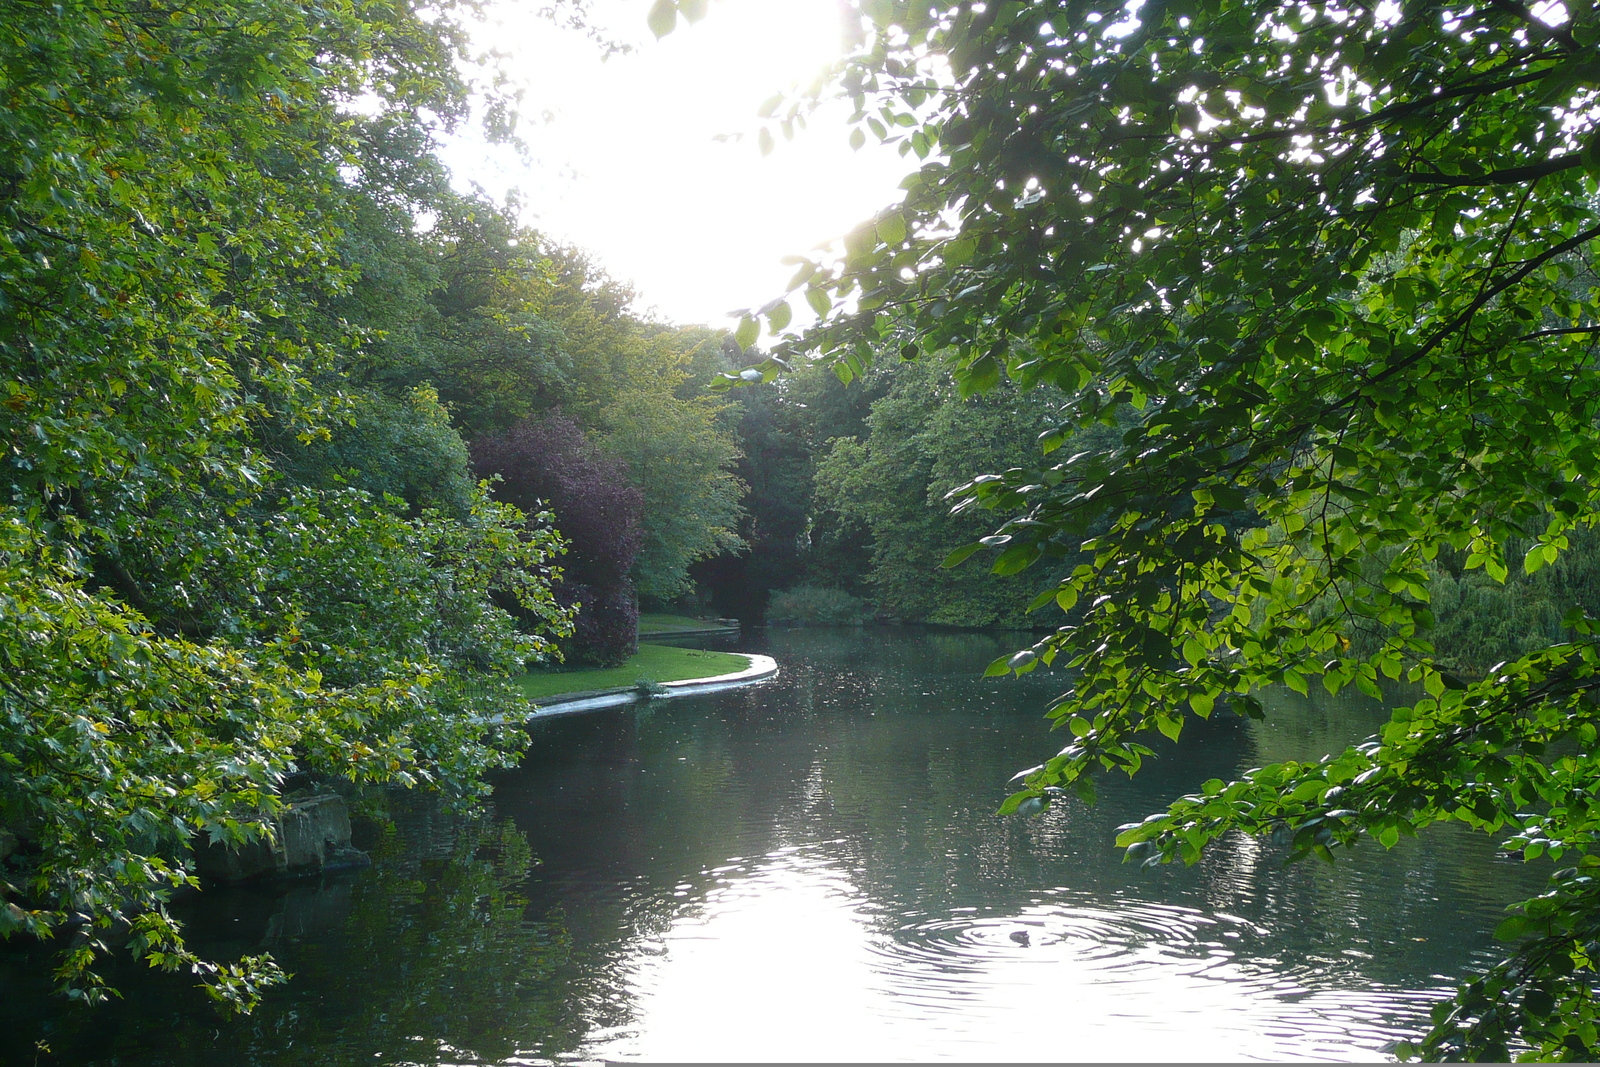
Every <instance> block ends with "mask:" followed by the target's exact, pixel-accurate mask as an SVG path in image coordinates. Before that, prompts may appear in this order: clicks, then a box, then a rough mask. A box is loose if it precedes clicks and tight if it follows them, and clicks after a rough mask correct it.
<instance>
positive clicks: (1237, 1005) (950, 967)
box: [872, 890, 1445, 1060]
mask: <svg viewBox="0 0 1600 1067" xmlns="http://www.w3.org/2000/svg"><path fill="white" fill-rule="evenodd" d="M1021 934H1026V935H1027V936H1026V940H1025V943H1024V942H1023V939H1022V938H1021V937H1019V936H1016V935H1021ZM1268 936H1270V935H1269V932H1268V931H1266V930H1264V929H1262V928H1261V927H1259V926H1257V925H1255V924H1253V923H1251V922H1249V921H1248V920H1245V919H1242V918H1238V917H1236V916H1231V915H1226V914H1219V913H1207V912H1203V911H1199V910H1196V909H1193V908H1187V907H1182V906H1175V905H1167V904H1156V903H1149V902H1142V901H1119V902H1117V903H1116V906H1114V907H1106V906H1094V905H1090V904H1088V903H1085V902H1083V901H1081V900H1076V899H1073V894H1071V893H1070V891H1066V890H1061V891H1058V898H1057V899H1048V898H1047V899H1041V900H1037V901H1035V902H1034V903H1032V904H1030V905H1028V906H1026V907H1024V908H1022V909H1020V910H1014V911H1010V912H1008V913H1001V912H998V911H989V912H986V913H974V912H973V910H972V909H956V910H952V911H951V912H950V913H947V914H944V915H934V916H920V917H919V916H907V917H906V921H904V922H903V923H902V924H901V925H900V926H899V927H898V928H896V929H894V930H892V931H891V932H890V933H889V934H888V936H883V937H880V938H879V939H877V940H876V941H875V942H874V944H873V945H872V951H873V954H874V956H875V958H876V963H877V969H878V970H879V973H880V974H881V976H882V979H883V981H884V984H885V987H886V992H888V993H889V994H891V999H892V1000H893V1001H894V1003H895V1014H896V1015H898V1016H900V1017H902V1018H903V1019H905V1020H906V1021H912V1020H916V1021H918V1022H919V1023H920V1024H921V1025H923V1026H926V1027H929V1028H930V1029H931V1030H932V1031H934V1032H937V1033H938V1034H939V1035H940V1040H941V1041H947V1042H953V1043H956V1044H964V1043H966V1042H968V1041H969V1040H970V1041H974V1042H979V1043H982V1044H985V1045H989V1044H992V1041H993V1037H992V1035H993V1034H994V1033H995V1032H996V1031H995V1028H994V1027H993V1026H990V1025H983V1024H980V1023H979V1021H978V1018H977V1017H978V1016H989V1017H990V1021H991V1022H998V1021H999V1020H998V1019H996V1018H995V1016H1010V1017H1012V1018H1011V1021H1010V1022H1008V1023H1007V1025H1009V1026H1010V1027H1011V1031H1010V1032H1011V1033H1012V1035H1013V1036H1014V1037H1015V1038H1018V1039H1019V1040H1022V1041H1026V1040H1027V1039H1028V1038H1029V1037H1030V1035H1031V1036H1032V1038H1033V1039H1035V1040H1036V1042H1038V1043H1039V1044H1040V1045H1041V1046H1043V1047H1055V1048H1057V1049H1060V1048H1061V1045H1060V1042H1061V1040H1062V1035H1063V1033H1064V1032H1067V1031H1070V1032H1071V1033H1072V1035H1073V1036H1072V1040H1073V1041H1074V1042H1076V1045H1075V1046H1074V1047H1076V1048H1078V1049H1079V1050H1080V1052H1081V1056H1080V1055H1074V1056H1073V1057H1071V1058H1084V1057H1090V1058H1110V1059H1128V1058H1150V1059H1160V1058H1171V1057H1172V1056H1178V1058H1182V1059H1203V1058H1210V1057H1220V1058H1240V1057H1243V1058H1251V1059H1254V1058H1261V1059H1305V1058H1308V1057H1310V1058H1325V1059H1337V1060H1348V1059H1352V1058H1354V1059H1361V1058H1368V1059H1370V1058H1371V1057H1372V1056H1373V1054H1374V1053H1377V1052H1379V1051H1380V1050H1381V1049H1382V1048H1383V1047H1384V1046H1385V1045H1386V1044H1387V1043H1388V1042H1390V1041H1392V1040H1393V1039H1394V1036H1395V1034H1396V1033H1397V1032H1398V1031H1399V1030H1403V1029H1408V1028H1415V1027H1418V1026H1420V1025H1421V1024H1422V1021H1423V1019H1424V1017H1425V1016H1426V1013H1427V1010H1428V1008H1429V1007H1430V1006H1431V1005H1432V1004H1433V1003H1434V1002H1435V1001H1436V1000H1437V999H1439V998H1440V997H1442V996H1444V995H1445V992H1444V990H1442V989H1440V990H1415V989H1397V988H1374V987H1373V985H1372V984H1371V983H1370V981H1368V982H1364V983H1361V984H1360V985H1356V984H1355V983H1346V982H1341V981H1340V980H1339V976H1338V975H1337V973H1335V971H1334V969H1333V968H1331V967H1329V966H1328V965H1326V964H1324V963H1321V962H1318V961H1315V960H1311V961H1300V962H1297V963H1293V964H1289V965H1285V963H1284V962H1283V961H1280V960H1270V959H1269V960H1263V959H1252V958H1251V955H1250V953H1249V952H1248V949H1247V948H1245V947H1242V946H1248V945H1251V944H1253V943H1255V942H1257V941H1258V940H1259V939H1261V938H1264V937H1268ZM1351 977H1354V976H1351ZM1064 1028H1065V1030H1064ZM1119 1032H1121V1033H1128V1032H1136V1033H1137V1034H1138V1039H1137V1042H1136V1045H1135V1047H1134V1049H1130V1048H1129V1047H1127V1046H1123V1045H1121V1044H1119V1041H1120V1039H1119V1038H1117V1037H1116V1035H1117V1034H1118V1033H1119ZM979 1035H983V1036H979ZM1136 1050H1143V1051H1142V1052H1138V1051H1136Z"/></svg>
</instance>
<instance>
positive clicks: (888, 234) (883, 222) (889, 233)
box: [878, 214, 906, 245]
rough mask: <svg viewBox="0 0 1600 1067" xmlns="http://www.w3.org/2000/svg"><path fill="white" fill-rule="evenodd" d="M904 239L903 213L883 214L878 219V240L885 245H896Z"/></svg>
mask: <svg viewBox="0 0 1600 1067" xmlns="http://www.w3.org/2000/svg"><path fill="white" fill-rule="evenodd" d="M905 239H906V220H905V216H904V215H900V214H893V215H885V216H884V217H883V218H881V219H879V220H878V240H880V241H882V242H883V243H884V244H886V245H897V244H899V243H901V242H902V241H904V240H905Z"/></svg>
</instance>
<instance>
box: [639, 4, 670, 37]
mask: <svg viewBox="0 0 1600 1067" xmlns="http://www.w3.org/2000/svg"><path fill="white" fill-rule="evenodd" d="M645 22H646V24H647V25H649V27H650V32H651V33H653V34H655V35H656V38H657V39H658V40H659V39H660V38H662V37H665V36H666V35H667V34H669V33H671V32H672V30H673V27H675V26H676V25H677V23H678V5H677V3H676V2H675V0H656V2H655V3H654V4H652V5H650V13H649V14H648V15H646V16H645Z"/></svg>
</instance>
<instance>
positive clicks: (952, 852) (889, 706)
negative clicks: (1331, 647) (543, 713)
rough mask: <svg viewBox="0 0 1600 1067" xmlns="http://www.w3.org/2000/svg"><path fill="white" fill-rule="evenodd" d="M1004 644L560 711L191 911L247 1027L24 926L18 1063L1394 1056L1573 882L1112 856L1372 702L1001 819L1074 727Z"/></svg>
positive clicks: (1195, 748)
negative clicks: (258, 989)
mask: <svg viewBox="0 0 1600 1067" xmlns="http://www.w3.org/2000/svg"><path fill="white" fill-rule="evenodd" d="M1013 640H1015V638H1013V637H1010V636H1007V635H993V634H971V633H937V632H927V631H919V630H910V629H889V628H884V629H877V628H874V629H858V630H771V631H767V632H765V633H762V632H757V633H755V634H752V635H750V637H749V638H747V639H746V642H745V646H744V647H746V648H748V649H750V650H755V651H762V652H766V653H768V654H770V655H773V656H775V657H776V658H777V659H778V661H779V663H780V664H781V665H782V673H781V674H780V676H779V677H778V678H777V679H775V680H774V681H772V682H769V683H766V684H764V685H760V686H757V687H753V688H748V689H743V690H736V691H731V692H725V693H720V694H715V695H711V696H706V697H696V698H684V699H677V700H671V701H657V702H654V703H651V704H648V705H643V706H638V707H633V708H620V709H613V710H608V711H601V712H595V713H593V714H589V715H582V716H573V717H570V718H560V719H552V720H547V721H545V722H543V723H540V724H538V725H537V726H536V727H535V730H534V739H533V740H534V744H533V747H532V750H531V752H530V755H529V757H528V759H527V760H526V761H525V762H524V764H523V766H522V767H520V768H519V769H518V770H517V771H516V772H514V773H510V774H507V775H504V776H503V777H502V778H501V779H500V780H499V781H498V782H497V783H496V792H495V798H494V805H493V810H492V812H488V813H479V814H476V815H461V814H452V813H450V812H447V811H445V810H443V809H441V808H440V807H439V806H437V805H432V804H429V803H426V802H424V801H422V800H420V799H418V798H402V799H401V800H397V801H396V802H395V804H394V806H393V810H392V813H391V814H392V815H393V824H392V826H391V827H390V829H388V830H387V831H386V832H385V833H384V834H383V835H381V837H380V838H379V839H377V840H375V841H373V842H371V845H372V847H373V849H374V854H375V856H376V857H377V863H376V865H375V867H374V869H373V870H371V871H368V872H365V873H362V874H359V875H355V876H345V877H340V878H334V879H328V880H326V881H324V882H318V883H313V884H301V885H297V886H294V887H292V888H290V889H288V890H285V889H282V888H278V889H253V890H240V889H236V890H229V891H220V890H208V891H207V892H206V893H205V894H202V895H200V897H199V898H198V899H195V900H192V901H189V902H186V903H185V904H184V905H183V912H184V914H185V917H186V918H187V920H188V921H189V923H190V928H191V930H192V931H193V934H194V939H195V940H196V942H197V943H199V944H200V945H201V947H203V948H204V949H206V950H207V951H212V952H224V953H226V952H238V953H242V952H247V951H260V950H261V949H262V948H263V947H265V948H269V949H270V950H271V951H272V952H273V953H274V955H275V956H276V957H277V958H278V959H279V960H280V961H281V962H282V963H283V964H284V965H285V967H286V968H287V969H289V970H291V971H293V972H295V978H294V981H293V982H292V983H291V984H290V985H289V986H288V987H286V988H284V989H280V990H278V991H275V992H274V993H273V994H272V995H271V996H270V997H269V998H268V1000H267V1003H266V1004H264V1005H263V1006H262V1008H261V1009H260V1010H259V1011H258V1012H257V1013H256V1014H255V1015H253V1016H251V1017H249V1018H247V1019H242V1020H226V1019H222V1018H220V1017H218V1016H217V1015H216V1014H215V1013H214V1012H212V1011H211V1009H210V1008H208V1007H207V1006H206V1004H205V1003H204V1001H203V1000H202V999H201V998H200V997H199V996H198V995H197V994H194V993H192V992H191V991H189V990H188V989H187V987H186V985H185V983H184V982H183V981H182V980H181V979H180V978H175V977H169V976H162V975H152V974H151V973H149V972H146V971H143V970H142V969H137V968H133V967H126V968H123V969H121V970H118V971H117V972H115V974H114V975H113V980H114V982H115V983H116V984H117V985H118V986H119V987H120V988H121V990H122V992H123V993H124V998H123V999H122V1000H119V1001H117V1002H115V1003H113V1004H111V1005H109V1006H108V1007H106V1008H102V1009H96V1010H93V1011H86V1010H84V1009H81V1008H76V1007H72V1006H68V1005H64V1004H62V1003H61V1002H59V1001H57V1000H54V999H52V998H51V997H50V996H49V994H48V983H47V982H46V981H45V980H44V979H43V978H42V977H41V965H42V963H41V961H42V959H43V957H41V956H40V955H39V953H38V952H37V951H36V950H31V949H27V948H24V947H21V946H18V945H9V946H6V947H5V949H4V951H5V953H6V955H4V957H3V958H0V1062H5V1063H13V1062H15V1063H19V1064H25V1063H33V1062H37V1063H39V1064H48V1063H73V1064H87V1063H97V1064H219V1065H220V1064H229V1065H233V1064H240V1063H271V1064H278V1063H282V1064H291V1063H308V1064H309V1063H317V1064H336V1063H352V1064H354V1063H363V1064H373V1063H419V1064H464V1063H507V1064H522V1063H539V1062H548V1061H552V1060H554V1061H569V1060H572V1061H593V1060H606V1059H634V1058H637V1059H647V1060H654V1061H690V1060H699V1061H705V1060H897V1059H898V1060H931V1059H956V1060H966V1061H974V1060H1008V1061H1022V1060H1031V1061H1041V1060H1046V1061H1057V1060H1138V1061H1149V1060H1182V1061H1196V1060H1233V1059H1268V1060H1282V1059H1318V1060H1345V1059H1348V1060H1372V1059H1381V1058H1383V1057H1382V1054H1381V1051H1380V1050H1381V1049H1382V1048H1383V1046H1384V1045H1385V1043H1386V1042H1389V1041H1392V1040H1394V1039H1395V1038H1397V1037H1401V1036H1408V1035H1411V1034H1414V1033H1415V1032H1417V1031H1418V1030H1419V1029H1421V1028H1422V1027H1423V1026H1424V1023H1425V1018H1426V1014H1427V1009H1428V1007H1429V1006H1430V1005H1431V1004H1432V1003H1433V1002H1435V1001H1436V1000H1437V999H1439V998H1440V997H1442V996H1444V995H1446V994H1447V992H1448V991H1449V990H1450V989H1452V988H1453V986H1454V985H1455V983H1456V981H1457V980H1458V979H1459V978H1460V977H1461V976H1462V975H1464V974H1466V973H1468V972H1469V971H1470V970H1472V969H1473V968H1475V967H1481V966H1483V965H1485V964H1487V963H1489V962H1492V961H1493V960H1494V959H1496V958H1498V957H1497V955H1496V953H1497V948H1496V945H1495V943H1494V942H1493V941H1492V939H1491V938H1490V936H1489V931H1490V930H1491V929H1492V928H1493V926H1494V925H1495V923H1496V922H1497V921H1498V920H1499V918H1500V917H1501V913H1502V909H1503V908H1504V907H1505V905H1506V904H1507V903H1509V902H1511V901H1513V900H1518V899H1522V898H1523V897H1526V896H1528V895H1531V894H1532V893H1535V892H1537V891H1538V890H1539V889H1540V887H1541V886H1542V884H1543V880H1544V877H1545V876H1546V875H1547V874H1548V870H1547V869H1546V867H1545V865H1544V864H1542V863H1540V864H1533V865H1528V866H1525V865H1523V864H1522V863H1521V862H1520V861H1518V860H1512V859H1508V858H1505V857H1502V856H1498V855H1497V854H1496V851H1495V848H1494V841H1493V840H1491V839H1489V838H1486V837H1483V836H1482V835H1474V834H1471V833H1469V832H1466V831H1465V830H1463V829H1457V828H1453V827H1440V828H1436V829H1434V830H1432V831H1429V832H1427V833H1425V834H1424V835H1423V836H1422V838H1421V839H1419V840H1416V841H1404V842H1403V843H1402V844H1401V846H1400V847H1398V848H1396V849H1395V850H1393V851H1392V852H1387V853H1386V852H1383V851H1382V850H1381V849H1378V848H1376V847H1368V846H1367V845H1363V846H1362V847H1361V848H1359V849H1357V850H1356V851H1355V852H1354V853H1352V854H1350V855H1349V858H1348V859H1341V861H1340V862H1339V863H1338V864H1337V865H1336V866H1333V867H1329V866H1327V865H1324V864H1322V863H1318V862H1315V861H1312V862H1309V863H1301V864H1296V865H1293V866H1285V865H1284V863H1283V852H1282V851H1281V850H1279V849H1277V848H1274V847H1272V846H1270V845H1266V844H1263V843H1260V842H1256V841H1253V840H1248V839H1244V838H1239V839H1236V840H1230V841H1227V842H1225V843H1224V844H1223V845H1221V846H1220V847H1217V848H1215V849H1213V850H1212V851H1211V852H1209V853H1208V854H1207V856H1206V857H1205V859H1204V860H1203V861H1202V862H1201V863H1200V864H1198V865H1197V866H1195V867H1193V868H1173V867H1163V868H1157V869H1153V870H1149V869H1142V868H1138V867H1134V866H1130V865H1124V864H1122V863H1121V862H1120V858H1121V857H1120V853H1119V852H1118V851H1117V850H1116V849H1115V848H1114V847H1113V845H1112V838H1113V836H1114V828H1115V827H1116V826H1117V825H1118V824H1120V823H1124V822H1129V821H1134V820H1137V819H1139V818H1141V817H1143V816H1144V815H1146V814H1148V813H1149V812H1151V811H1153V810H1156V809H1157V808H1158V807H1160V806H1161V805H1162V804H1163V802H1164V801H1165V800H1166V799H1169V798H1170V797H1172V796H1174V795H1177V794H1179V793H1183V792H1188V791H1192V790H1194V789H1195V788H1197V787H1198V785H1199V784H1200V783H1201V782H1202V781H1204V780H1206V779H1208V778H1212V777H1223V778H1226V777H1228V776H1230V775H1232V774H1234V773H1236V772H1238V771H1240V770H1243V769H1245V768H1247V767H1250V766H1255V765H1259V764H1261V763H1264V762H1270V761H1273V760H1278V759H1284V758H1291V757H1316V756H1320V755H1322V754H1323V753H1325V752H1328V751H1332V750H1334V749H1335V748H1338V747H1342V745H1343V744H1344V743H1346V742H1347V741H1349V740H1352V739H1356V738H1359V737H1362V736H1365V735H1366V734H1367V733H1369V732H1371V730H1372V728H1373V727H1374V726H1375V725H1376V724H1377V723H1378V722H1380V721H1382V719H1383V718H1384V712H1383V711H1382V709H1381V708H1380V707H1378V706H1377V705H1376V704H1373V703H1370V702H1366V701H1364V700H1356V701H1351V700H1339V701H1334V700H1327V699H1324V700H1322V701H1306V700H1303V699H1300V698H1296V697H1294V696H1293V695H1292V694H1286V695H1285V696H1283V697H1282V698H1280V699H1278V700H1277V701H1276V702H1275V703H1274V705H1273V708H1272V711H1273V715H1272V717H1271V719H1270V720H1269V721H1268V722H1267V723H1265V724H1261V723H1254V722H1246V721H1241V720H1238V719H1227V720H1222V719H1219V720H1217V721H1214V722H1210V723H1198V722H1193V721H1192V722H1191V723H1190V725H1189V727H1188V728H1186V733H1185V736H1184V738H1183V741H1182V743H1181V744H1179V745H1176V746H1173V745H1168V744H1166V743H1165V742H1162V743H1161V744H1160V746H1159V747H1161V749H1162V754H1161V756H1160V757H1159V758H1158V759H1157V760H1155V761H1154V762H1152V763H1150V764H1149V765H1148V766H1147V768H1146V770H1145V771H1144V772H1142V773H1141V774H1140V776H1139V777H1138V778H1137V779H1135V780H1133V781H1128V780H1126V779H1121V780H1117V779H1106V780H1104V781H1103V782H1102V783H1101V789H1100V799H1099V802H1098V803H1097V804H1096V805H1095V806H1093V807H1086V806H1084V805H1082V804H1079V803H1073V804H1070V805H1064V806H1061V807H1058V808H1056V809H1054V810H1052V811H1050V812H1048V813H1046V814H1045V815H1043V816H1039V817H1035V818H1030V819H1023V818H1000V817H998V816H996V815H995V814H994V810H995V807H996V806H997V805H998V803H999V801H1000V800H1001V798H1002V797H1003V796H1004V795H1005V793H1006V783H1007V779H1008V778H1009V777H1010V776H1011V775H1012V774H1013V773H1014V772H1015V771H1016V770H1018V769H1019V768H1022V767H1025V766H1030V765H1032V764H1034V763H1037V762H1039V760H1040V759H1041V758H1042V757H1044V756H1046V755H1048V754H1050V753H1052V752H1053V751H1054V750H1055V748H1058V747H1059V746H1060V743H1061V741H1060V735H1051V734H1049V733H1048V732H1047V730H1046V729H1045V723H1044V722H1043V720H1042V719H1041V714H1042V711H1043V707H1044V704H1045V701H1046V700H1047V699H1048V697H1049V696H1050V695H1051V694H1052V693H1053V691H1054V689H1055V687H1057V686H1059V685H1060V682H1059V680H1054V679H1051V678H1049V677H1048V676H1045V675H1042V674H1037V673H1036V674H1034V675H1030V676H1028V677H1026V678H1023V679H1010V680H989V681H984V680H981V679H979V678H978V677H976V675H977V674H978V672H980V671H981V670H982V668H983V666H984V665H985V664H986V663H987V662H988V661H989V660H990V659H992V658H993V657H994V656H996V655H998V654H999V653H1001V652H1002V651H1009V650H1010V647H1011V645H1010V642H1011V641H1013ZM524 842H525V843H526V848H527V849H530V850H531V853H532V855H533V856H534V857H536V860H537V865H536V866H534V867H533V868H532V871H531V874H529V875H527V877H526V878H525V879H524V877H523V875H524V873H525V872H526V871H527V857H526V855H525V853H524ZM41 1041H42V1042H43V1044H44V1046H45V1047H47V1049H48V1051H45V1049H43V1048H36V1046H35V1042H41Z"/></svg>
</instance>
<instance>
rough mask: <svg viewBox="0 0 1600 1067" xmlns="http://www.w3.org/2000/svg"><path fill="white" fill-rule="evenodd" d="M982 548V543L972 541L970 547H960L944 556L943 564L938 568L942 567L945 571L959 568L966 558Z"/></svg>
mask: <svg viewBox="0 0 1600 1067" xmlns="http://www.w3.org/2000/svg"><path fill="white" fill-rule="evenodd" d="M982 547H983V542H982V541H974V542H972V543H971V544H970V545H962V546H961V547H960V548H958V549H956V550H955V551H954V552H952V553H950V554H949V555H948V556H946V557H945V558H944V562H943V563H941V564H939V566H941V567H944V568H945V569H947V570H948V569H949V568H951V567H955V566H959V565H960V564H961V563H962V562H963V561H964V560H965V559H966V558H967V557H968V556H970V555H972V554H973V553H974V552H976V551H978V549H980V548H982Z"/></svg>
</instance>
